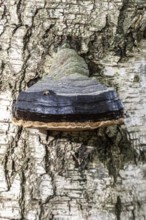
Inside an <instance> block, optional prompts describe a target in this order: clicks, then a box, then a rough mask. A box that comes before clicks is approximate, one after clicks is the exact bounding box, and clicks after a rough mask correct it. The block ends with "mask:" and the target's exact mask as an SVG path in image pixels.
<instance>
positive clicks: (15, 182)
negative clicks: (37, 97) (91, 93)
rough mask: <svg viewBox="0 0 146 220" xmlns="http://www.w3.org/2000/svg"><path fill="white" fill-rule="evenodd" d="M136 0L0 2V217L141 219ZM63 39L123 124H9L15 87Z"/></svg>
mask: <svg viewBox="0 0 146 220" xmlns="http://www.w3.org/2000/svg"><path fill="white" fill-rule="evenodd" d="M145 8H146V3H145V0H123V1H122V0H113V1H108V0H105V1H102V0H84V1H82V0H66V1H65V0H54V1H49V0H48V1H47V0H35V1H33V0H15V1H14V0H10V1H8V0H5V1H4V0H1V1H0V66H1V68H0V75H1V81H0V91H1V92H0V158H1V160H0V219H1V220H3V219H7V220H8V219H13V220H14V219H27V220H48V219H49V220H67V219H72V220H87V219H88V220H134V219H136V220H144V219H146V187H145V185H146V164H145V160H146V159H145V152H146V126H145V123H146V113H145V111H146V104H145V103H146V92H145V89H146V83H145V80H146V73H145V71H146V62H145V59H146V49H145V47H146V40H145V38H146V11H145ZM64 43H67V44H69V45H70V47H71V48H74V49H75V50H76V51H77V52H78V53H79V54H80V55H81V56H82V57H84V59H85V61H86V63H87V64H88V66H89V70H90V76H94V77H96V78H97V79H98V80H99V81H100V82H101V83H103V84H105V85H107V86H112V87H114V88H115V89H116V90H117V92H118V93H119V96H120V98H121V99H122V100H123V103H124V106H125V125H122V126H119V125H117V126H111V127H107V128H100V129H97V130H93V131H83V132H55V131H54V132H53V131H43V130H41V131H39V130H35V129H23V128H22V127H16V126H14V125H13V124H12V123H11V112H12V104H13V101H15V99H16V98H17V95H18V94H19V92H20V91H22V90H24V89H25V88H27V86H30V85H32V84H33V83H34V82H36V81H37V80H38V79H40V78H42V77H43V76H44V75H47V74H48V73H49V69H50V65H51V62H52V57H53V53H54V52H56V51H57V49H58V48H59V47H60V46H61V45H63V44H64Z"/></svg>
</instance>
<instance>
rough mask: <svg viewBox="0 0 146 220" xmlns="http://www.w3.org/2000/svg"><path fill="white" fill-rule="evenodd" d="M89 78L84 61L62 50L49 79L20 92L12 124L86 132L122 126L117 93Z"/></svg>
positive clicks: (68, 50) (52, 67)
mask: <svg viewBox="0 0 146 220" xmlns="http://www.w3.org/2000/svg"><path fill="white" fill-rule="evenodd" d="M88 76H89V71H88V67H87V65H86V63H85V61H84V60H83V58H81V57H79V56H78V54H77V53H76V52H75V51H74V50H72V49H62V50H61V51H60V52H58V53H57V55H56V58H55V59H54V61H53V64H52V66H51V69H50V72H49V76H48V77H46V78H44V79H43V80H41V81H40V82H38V83H36V84H35V85H33V86H32V87H30V88H28V89H27V90H26V91H25V92H21V93H20V95H19V97H18V99H17V101H16V103H15V104H14V108H13V115H14V119H13V122H14V124H16V125H22V126H24V127H38V128H47V129H50V130H88V129H96V128H98V127H102V126H108V125H114V124H120V123H122V122H123V121H122V119H119V118H122V116H123V105H122V103H121V101H120V100H119V99H118V97H117V94H116V92H115V91H114V90H113V89H108V88H106V87H105V86H103V85H101V84H99V83H98V82H97V81H96V80H95V79H92V78H89V77H88Z"/></svg>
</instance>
